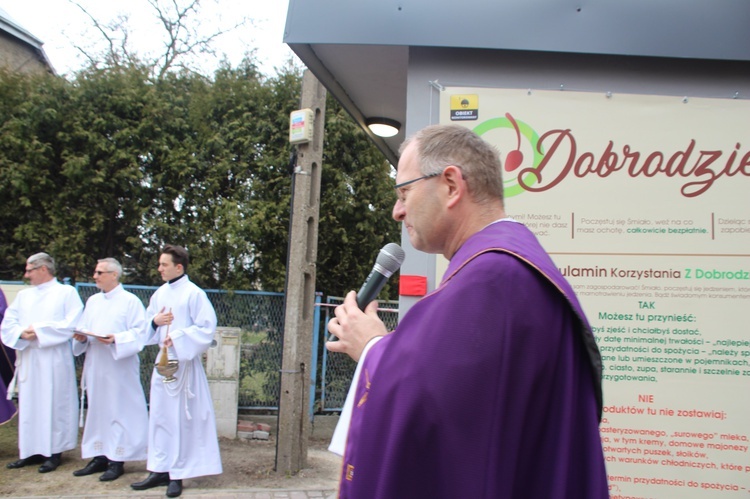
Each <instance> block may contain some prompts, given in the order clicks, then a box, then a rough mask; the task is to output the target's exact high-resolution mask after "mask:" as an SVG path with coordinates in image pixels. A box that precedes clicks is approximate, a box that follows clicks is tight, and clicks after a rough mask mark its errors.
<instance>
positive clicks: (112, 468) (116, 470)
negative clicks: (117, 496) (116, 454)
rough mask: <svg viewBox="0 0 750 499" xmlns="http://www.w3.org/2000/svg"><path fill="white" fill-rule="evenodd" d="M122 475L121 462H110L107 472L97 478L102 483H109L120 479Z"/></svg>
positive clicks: (123, 471)
mask: <svg viewBox="0 0 750 499" xmlns="http://www.w3.org/2000/svg"><path fill="white" fill-rule="evenodd" d="M123 473H125V470H124V469H123V465H122V461H110V462H109V467H108V468H107V471H105V472H104V473H103V474H102V476H100V477H99V480H100V481H102V482H111V481H112V480H117V479H118V478H120V477H121V476H122V474H123Z"/></svg>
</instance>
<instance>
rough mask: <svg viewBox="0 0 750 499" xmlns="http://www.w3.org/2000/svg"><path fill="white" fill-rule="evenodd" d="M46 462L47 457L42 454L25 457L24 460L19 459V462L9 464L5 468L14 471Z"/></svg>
mask: <svg viewBox="0 0 750 499" xmlns="http://www.w3.org/2000/svg"><path fill="white" fill-rule="evenodd" d="M44 460H45V457H44V456H42V455H41V454H34V455H33V456H29V457H25V458H23V459H19V460H18V461H13V462H12V463H8V464H6V465H5V467H6V468H8V469H9V470H14V469H16V468H23V467H24V466H28V465H30V464H41V463H43V462H44Z"/></svg>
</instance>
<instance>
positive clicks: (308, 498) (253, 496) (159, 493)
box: [16, 487, 336, 499]
mask: <svg viewBox="0 0 750 499" xmlns="http://www.w3.org/2000/svg"><path fill="white" fill-rule="evenodd" d="M164 493H165V488H163V487H159V488H157V489H152V490H143V491H138V492H136V491H133V493H132V494H105V495H85V494H84V495H70V496H67V495H60V496H33V497H26V498H24V497H19V498H16V499H40V498H42V497H47V498H50V499H51V498H53V497H54V498H55V499H102V498H107V499H142V498H157V497H158V498H163V497H166V496H165V495H164ZM181 497H186V498H190V499H196V498H201V499H209V498H210V499H336V491H335V490H284V489H236V490H227V489H217V490H199V489H194V490H190V489H185V490H183V491H182V496H181Z"/></svg>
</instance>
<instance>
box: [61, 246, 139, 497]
mask: <svg viewBox="0 0 750 499" xmlns="http://www.w3.org/2000/svg"><path fill="white" fill-rule="evenodd" d="M120 276H122V266H121V265H120V262H118V261H117V260H115V259H114V258H103V259H101V260H99V261H98V263H97V264H96V269H95V270H94V282H96V287H97V288H99V289H101V290H102V292H101V293H97V294H95V295H93V296H92V297H91V298H89V299H88V300H87V301H86V308H85V309H84V311H83V316H82V317H81V320H80V321H79V322H78V332H76V334H75V335H74V338H75V339H76V341H74V342H73V353H74V354H76V355H81V354H82V353H84V352H85V353H86V361H85V363H84V366H83V375H82V376H81V397H84V396H86V397H88V410H87V411H86V427H85V429H84V431H83V440H82V441H81V454H82V457H83V458H84V459H89V458H90V459H91V461H90V462H89V463H88V464H87V465H86V466H85V467H83V468H82V469H80V470H76V471H74V472H73V474H74V475H75V476H87V475H92V474H94V473H102V472H104V473H102V474H101V475H100V476H99V480H100V481H102V482H108V481H112V480H116V479H117V478H119V477H120V476H122V474H123V473H124V468H123V464H124V461H143V460H145V459H146V456H147V450H146V449H147V445H148V408H147V407H146V397H145V395H144V394H143V387H142V386H141V377H140V360H139V358H138V354H139V352H140V351H141V350H142V349H143V345H144V344H145V341H146V338H147V334H148V329H147V327H148V323H147V322H146V309H145V307H144V306H143V303H142V302H141V300H140V299H139V298H138V297H137V296H135V295H134V294H133V293H130V292H129V291H125V289H124V288H123V287H122V285H121V284H120ZM83 406H84V404H83V403H81V407H83Z"/></svg>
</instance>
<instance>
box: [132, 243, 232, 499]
mask: <svg viewBox="0 0 750 499" xmlns="http://www.w3.org/2000/svg"><path fill="white" fill-rule="evenodd" d="M187 267H188V253H187V251H186V250H185V249H184V248H182V247H180V246H173V245H167V246H165V247H164V249H163V250H162V254H161V256H160V257H159V273H160V274H161V278H162V280H164V281H165V284H164V285H162V286H161V287H160V288H159V289H157V290H156V292H155V293H154V294H153V296H152V297H151V302H150V303H149V306H148V309H147V311H146V317H147V318H149V319H150V320H151V326H150V327H151V336H150V338H149V340H148V342H147V343H148V344H159V346H160V347H162V348H163V347H165V346H166V347H167V352H168V356H169V358H170V359H177V360H178V362H179V366H178V369H177V372H176V373H174V377H176V378H177V380H176V381H172V382H166V383H165V382H164V381H165V379H167V378H165V377H164V376H162V375H161V374H159V373H158V372H157V370H156V369H154V371H153V374H152V376H151V413H150V415H149V429H148V462H147V464H146V467H147V468H148V470H149V471H150V472H151V473H150V474H149V475H148V477H147V478H146V479H145V480H143V481H140V482H136V483H134V484H132V485H131V487H132V488H133V489H135V490H145V489H150V488H152V487H157V486H160V485H167V497H177V496H179V495H180V494H182V480H183V479H185V478H193V477H198V476H204V475H218V474H220V473H221V472H222V467H221V456H220V454H219V441H218V437H217V434H216V418H215V416H214V407H213V402H212V400H211V393H210V392H209V389H208V380H207V379H206V372H205V371H204V369H203V364H202V363H201V356H202V354H203V353H204V352H206V350H208V348H209V347H210V346H211V343H212V341H213V338H214V331H215V330H216V313H215V312H214V308H213V306H212V305H211V302H209V301H208V297H206V293H205V292H204V291H203V290H202V289H200V288H199V287H198V286H196V285H195V284H193V283H192V282H191V281H190V279H189V278H188V276H187V274H186V273H185V272H186V271H187ZM161 355H163V351H162V352H161V353H160V356H161ZM159 360H160V359H158V358H157V364H158V363H159Z"/></svg>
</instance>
